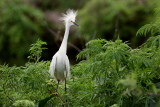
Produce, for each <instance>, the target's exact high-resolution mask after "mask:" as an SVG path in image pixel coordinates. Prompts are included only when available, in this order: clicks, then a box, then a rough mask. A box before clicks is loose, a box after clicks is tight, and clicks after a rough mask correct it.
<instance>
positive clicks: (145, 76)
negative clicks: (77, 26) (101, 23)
mask: <svg viewBox="0 0 160 107" xmlns="http://www.w3.org/2000/svg"><path fill="white" fill-rule="evenodd" d="M96 46H97V48H98V51H97V49H96V48H95V47H96ZM159 53H160V50H159V49H158V48H156V47H151V48H145V47H141V48H140V49H132V48H130V47H129V46H128V45H127V44H126V43H122V41H121V40H116V41H115V42H112V41H106V40H104V39H102V40H100V39H99V40H93V41H90V42H89V43H87V48H86V49H85V50H83V51H82V52H80V54H79V55H78V56H77V57H78V58H84V57H85V58H86V59H87V60H86V61H82V62H81V63H79V64H78V65H76V66H75V67H74V68H73V69H72V74H74V76H75V75H77V76H78V77H77V78H76V79H74V82H73V83H72V85H71V92H72V93H76V95H75V94H74V96H75V97H77V99H78V98H79V97H80V99H81V100H80V101H78V102H75V104H76V105H78V104H82V106H87V105H88V104H89V105H90V106H111V105H113V104H117V106H128V105H132V106H142V105H146V106H147V105H150V104H155V103H157V102H158V101H159V98H160V96H159V94H158V93H160V87H159V86H158V84H159V80H160V78H159V77H160V73H159V64H160V62H159V60H160V56H159V55H160V54H159ZM79 84H81V85H79ZM74 88H76V89H75V90H74Z"/></svg>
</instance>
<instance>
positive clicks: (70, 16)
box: [60, 9, 80, 27]
mask: <svg viewBox="0 0 160 107" xmlns="http://www.w3.org/2000/svg"><path fill="white" fill-rule="evenodd" d="M76 16H77V11H74V10H71V9H68V10H67V12H66V14H63V17H61V18H60V20H62V21H64V22H65V24H68V25H69V26H72V25H76V26H78V27H80V26H79V25H78V24H77V23H76V22H75V20H76Z"/></svg>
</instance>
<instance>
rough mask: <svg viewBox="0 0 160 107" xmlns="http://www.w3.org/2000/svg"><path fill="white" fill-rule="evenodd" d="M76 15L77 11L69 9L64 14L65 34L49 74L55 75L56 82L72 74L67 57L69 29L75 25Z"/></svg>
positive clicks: (62, 18)
mask: <svg viewBox="0 0 160 107" xmlns="http://www.w3.org/2000/svg"><path fill="white" fill-rule="evenodd" d="M76 15H77V11H74V10H71V9H69V10H67V12H66V14H63V17H61V20H63V21H64V22H65V27H66V28H65V34H64V38H63V41H62V44H61V46H60V48H59V50H58V52H57V53H56V54H55V55H54V56H53V58H52V61H51V64H50V69H49V73H50V74H51V75H52V76H53V75H54V77H55V80H56V81H64V80H65V79H66V78H67V76H69V74H70V73H69V72H70V65H69V59H68V56H67V55H66V48H67V40H68V35H69V29H70V26H71V25H74V22H75V18H76Z"/></svg>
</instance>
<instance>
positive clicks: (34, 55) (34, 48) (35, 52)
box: [28, 39, 47, 62]
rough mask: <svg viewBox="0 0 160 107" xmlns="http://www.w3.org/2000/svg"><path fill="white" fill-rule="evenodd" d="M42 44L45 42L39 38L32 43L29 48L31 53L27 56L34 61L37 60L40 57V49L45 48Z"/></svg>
mask: <svg viewBox="0 0 160 107" xmlns="http://www.w3.org/2000/svg"><path fill="white" fill-rule="evenodd" d="M42 45H47V43H46V42H43V41H41V40H39V39H38V40H37V42H36V43H35V44H32V45H31V48H30V50H29V51H30V54H31V55H30V56H28V58H29V59H33V60H34V61H35V62H39V59H40V58H41V53H42V50H44V49H46V48H42Z"/></svg>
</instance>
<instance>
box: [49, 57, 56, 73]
mask: <svg viewBox="0 0 160 107" xmlns="http://www.w3.org/2000/svg"><path fill="white" fill-rule="evenodd" d="M56 60H57V56H56V54H55V55H54V56H53V58H52V61H51V64H50V68H49V73H50V74H51V75H52V76H53V75H54V72H55V66H56Z"/></svg>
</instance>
